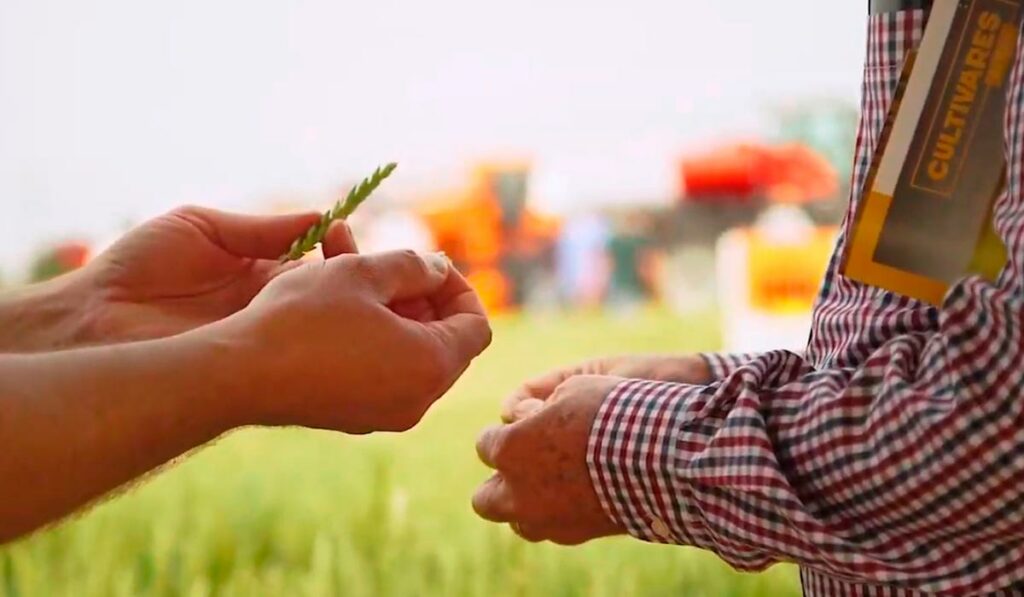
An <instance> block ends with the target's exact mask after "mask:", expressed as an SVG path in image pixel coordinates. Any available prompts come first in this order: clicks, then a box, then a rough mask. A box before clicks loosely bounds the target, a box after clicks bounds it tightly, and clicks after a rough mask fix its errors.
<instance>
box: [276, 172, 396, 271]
mask: <svg viewBox="0 0 1024 597" xmlns="http://www.w3.org/2000/svg"><path fill="white" fill-rule="evenodd" d="M397 167H398V164H395V163H391V164H388V165H386V166H383V167H378V168H377V169H376V170H374V171H373V174H371V175H370V176H369V177H367V178H364V179H363V181H362V182H360V183H359V184H357V185H356V186H354V187H352V190H351V191H349V192H348V195H347V196H346V197H345V199H344V200H340V201H338V202H337V203H335V204H334V207H333V208H332V209H329V210H327V211H325V212H324V214H323V215H322V216H320V221H319V222H317V223H316V224H313V225H312V226H310V227H309V230H307V231H306V233H305V234H303V235H302V236H300V237H299V238H297V239H295V242H293V243H292V246H291V248H290V249H288V252H287V253H285V254H284V255H282V256H281V261H282V262H286V261H297V260H299V259H302V256H303V255H305V254H306V253H309V252H310V251H312V250H313V249H314V248H316V246H317V245H318V244H320V243H321V242H322V241H323V240H324V236H326V235H327V229H328V228H330V227H331V222H334V221H335V220H344V219H345V218H347V217H349V216H351V215H352V213H353V212H354V211H355V210H356V208H357V207H359V206H360V205H362V203H363V202H364V201H366V200H367V199H368V198H369V197H370V195H372V194H373V192H374V191H375V190H377V187H379V186H380V183H382V182H384V179H386V178H387V177H389V176H391V173H392V172H394V171H395V168H397Z"/></svg>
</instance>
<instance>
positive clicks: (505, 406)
mask: <svg viewBox="0 0 1024 597" xmlns="http://www.w3.org/2000/svg"><path fill="white" fill-rule="evenodd" d="M577 375H610V376H613V377H624V378H627V379H648V380H652V381H670V382H677V383H687V384H698V385H704V384H707V383H709V382H710V381H711V371H710V369H709V368H708V364H707V361H705V360H704V359H703V358H702V357H700V356H698V355H685V356H676V355H627V356H619V357H606V358H603V359H596V360H592V361H586V362H584V363H581V364H579V365H575V366H572V367H566V368H563V369H556V370H554V371H551V372H549V373H546V374H544V375H542V376H540V377H537V378H535V379H531V380H530V381H527V382H526V383H524V384H523V385H522V386H520V387H519V388H516V390H515V391H513V392H512V395H510V396H509V397H508V398H506V399H505V401H504V402H503V403H502V407H501V418H502V420H503V421H504V422H506V423H511V422H514V421H518V420H520V419H523V418H525V417H527V416H529V415H531V414H533V413H535V412H536V411H537V410H538V409H540V408H541V407H542V406H544V402H545V401H546V400H548V399H549V398H550V397H551V395H552V392H554V391H555V388H557V387H559V385H561V384H562V383H563V382H565V381H566V380H568V379H570V378H572V377H574V376H577Z"/></svg>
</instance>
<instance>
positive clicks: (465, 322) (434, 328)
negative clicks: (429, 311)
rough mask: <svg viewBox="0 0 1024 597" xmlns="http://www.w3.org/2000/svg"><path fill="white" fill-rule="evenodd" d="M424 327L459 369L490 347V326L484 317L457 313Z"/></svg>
mask: <svg viewBox="0 0 1024 597" xmlns="http://www.w3.org/2000/svg"><path fill="white" fill-rule="evenodd" d="M426 326H427V329H428V330H429V331H430V332H431V334H432V335H433V336H434V338H436V339H437V341H438V342H440V344H441V346H443V347H444V349H445V352H446V353H448V354H450V355H452V357H453V358H454V361H455V363H457V364H459V365H460V367H459V368H460V369H461V368H463V367H464V366H465V365H466V364H468V363H469V361H471V360H473V359H474V358H476V357H477V356H478V355H479V354H480V353H482V352H483V351H484V350H486V349H487V347H488V346H490V345H491V338H492V333H491V324H490V323H489V322H488V321H487V317H486V316H484V315H476V314H473V313H459V314H457V315H452V316H451V317H448V318H447V319H442V320H439V321H432V322H430V323H427V324H426Z"/></svg>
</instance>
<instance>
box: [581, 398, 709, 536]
mask: <svg viewBox="0 0 1024 597" xmlns="http://www.w3.org/2000/svg"><path fill="white" fill-rule="evenodd" d="M702 389H703V388H702V386H692V385H686V384H677V383H664V382H652V381H646V380H627V381H623V382H622V383H620V384H619V385H618V386H616V387H615V389H614V390H612V392H611V393H610V394H609V395H608V397H607V398H605V400H604V402H603V403H602V405H601V408H600V409H599V410H598V413H597V417H596V419H595V420H594V425H593V427H592V429H591V432H590V439H589V442H588V446H587V466H588V468H589V470H590V477H591V481H592V482H593V485H594V490H595V491H596V493H597V496H598V499H599V500H600V502H601V506H602V507H603V508H604V511H605V514H607V515H608V517H609V518H611V519H612V520H613V521H614V522H616V523H617V524H619V525H621V526H622V527H624V528H625V529H626V530H627V532H629V534H630V535H633V536H634V537H636V538H638V539H642V540H644V541H650V542H654V543H672V544H678V545H699V544H700V543H701V542H700V541H699V538H697V537H694V536H693V532H692V531H691V530H689V528H691V527H692V526H693V525H689V524H687V520H686V519H687V512H686V506H685V502H686V488H684V487H681V486H680V484H679V483H678V482H677V481H676V475H675V466H676V464H675V463H676V453H677V450H676V445H677V439H678V431H677V430H678V429H680V427H681V425H683V424H685V418H686V417H687V416H688V415H687V410H688V403H689V402H690V399H691V398H692V397H695V396H697V395H698V394H699V393H700V391H701V390H702ZM693 528H696V527H693ZM698 532H699V531H698Z"/></svg>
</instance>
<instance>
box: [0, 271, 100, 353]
mask: <svg viewBox="0 0 1024 597" xmlns="http://www.w3.org/2000/svg"><path fill="white" fill-rule="evenodd" d="M81 280H82V278H81V273H80V272H78V271H76V272H71V273H68V274H65V275H63V276H59V277H57V278H54V279H52V280H48V281H46V282H40V283H38V284H32V285H29V286H24V287H22V288H17V289H14V290H12V291H8V292H6V293H4V294H3V295H2V296H0V352H8V353H28V352H49V351H54V350H62V349H67V348H74V347H79V346H84V345H88V344H91V343H93V342H94V340H95V339H94V338H92V337H91V334H90V327H91V326H90V325H89V317H88V312H89V307H88V305H89V301H90V297H89V294H88V293H87V292H83V291H82V282H81Z"/></svg>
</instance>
